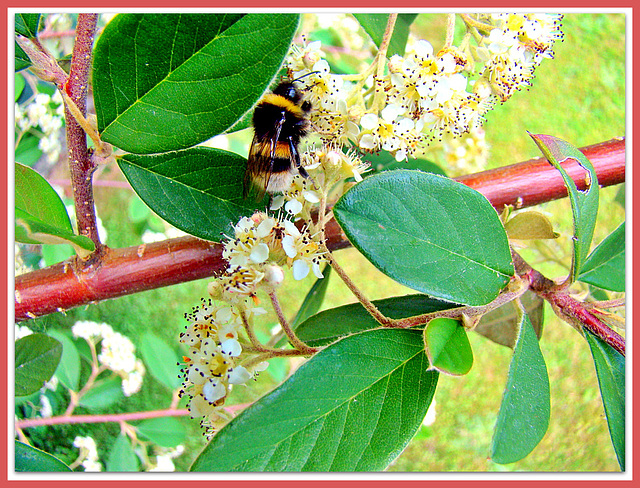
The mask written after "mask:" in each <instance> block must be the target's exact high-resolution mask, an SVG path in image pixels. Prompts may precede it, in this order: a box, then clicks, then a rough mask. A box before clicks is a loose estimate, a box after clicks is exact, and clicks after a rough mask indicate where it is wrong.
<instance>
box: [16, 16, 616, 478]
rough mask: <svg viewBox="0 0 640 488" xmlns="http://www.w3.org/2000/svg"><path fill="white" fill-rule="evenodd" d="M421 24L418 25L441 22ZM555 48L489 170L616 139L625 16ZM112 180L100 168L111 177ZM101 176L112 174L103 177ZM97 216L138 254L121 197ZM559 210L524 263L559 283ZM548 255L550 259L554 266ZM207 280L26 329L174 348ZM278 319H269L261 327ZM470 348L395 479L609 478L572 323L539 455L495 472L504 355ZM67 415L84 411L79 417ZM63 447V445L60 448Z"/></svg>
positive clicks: (55, 431)
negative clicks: (559, 146) (80, 329)
mask: <svg viewBox="0 0 640 488" xmlns="http://www.w3.org/2000/svg"><path fill="white" fill-rule="evenodd" d="M425 18H426V20H422V19H421V18H420V17H419V22H418V23H417V28H422V26H428V25H432V26H433V25H434V24H429V22H430V20H431V19H432V18H439V20H437V21H438V22H440V23H439V24H438V23H436V24H435V25H436V29H435V31H433V33H432V34H425V35H428V36H429V38H431V35H433V38H434V39H442V38H443V37H442V36H439V37H438V36H437V34H438V32H439V30H438V29H439V27H438V26H440V27H441V26H442V25H443V24H442V22H441V19H442V16H432V15H429V16H426V17H425ZM563 31H564V32H565V39H564V42H562V43H558V44H557V45H556V48H555V52H556V56H555V59H554V60H545V61H543V63H542V65H541V66H540V67H539V69H538V70H537V72H536V77H535V79H534V83H533V87H532V88H531V89H529V90H527V91H522V92H519V93H517V94H516V95H515V96H514V97H513V98H512V99H511V100H510V101H509V102H508V103H505V104H504V105H501V106H498V107H497V108H496V109H495V110H494V111H492V112H491V113H490V114H489V115H488V116H487V122H486V126H485V128H486V133H487V139H488V142H489V143H490V145H491V152H490V163H489V165H490V167H496V166H502V165H506V164H511V163H515V162H519V161H523V160H526V159H529V158H533V157H538V156H539V153H538V151H537V149H536V146H535V144H534V143H533V141H532V140H531V139H530V138H529V137H528V136H527V134H526V131H530V132H533V133H545V134H551V135H554V136H557V137H560V138H563V139H565V140H567V141H569V142H571V143H573V144H574V145H576V146H579V147H580V146H584V145H589V144H594V143H597V142H601V141H605V140H608V139H611V138H613V137H619V136H623V135H624V133H625V16H624V15H623V14H591V13H590V14H569V15H567V16H566V17H565V19H564V22H563ZM108 171H109V170H108ZM110 171H117V170H116V169H110ZM618 191H619V188H609V189H605V190H604V191H602V193H601V210H600V219H599V222H598V225H597V227H596V235H595V237H594V244H597V243H598V242H599V241H600V240H601V239H603V238H604V237H605V236H606V235H607V234H608V233H609V232H611V231H612V230H613V229H614V228H615V227H617V226H618V224H619V223H620V222H622V220H624V208H623V207H622V206H620V205H618V204H617V203H615V202H614V198H615V197H616V195H617V193H618ZM95 195H96V204H97V209H98V213H99V215H100V216H101V218H102V220H103V223H104V224H105V226H106V228H107V231H108V241H107V244H108V245H109V246H110V247H114V248H116V247H124V246H131V245H138V244H139V243H140V241H139V230H140V229H139V225H138V224H134V223H131V222H130V221H129V220H128V219H127V215H126V214H125V212H124V211H123V209H125V208H127V206H128V205H129V203H130V201H131V199H132V198H134V197H133V195H132V192H130V191H128V190H114V189H112V188H111V189H105V188H96V190H95ZM568 208H569V207H568V202H567V201H566V200H565V201H558V202H552V203H549V204H545V205H542V206H540V207H539V208H538V210H540V209H541V210H542V211H544V212H545V213H547V214H548V215H549V217H550V219H551V221H552V222H553V224H554V227H555V228H556V230H557V231H558V232H560V233H561V237H560V238H559V239H558V240H557V241H556V242H553V243H551V244H549V248H548V251H547V254H546V255H545V254H544V253H542V254H541V253H540V252H538V251H535V250H534V251H526V250H525V251H523V255H524V256H525V258H526V259H528V260H529V261H530V262H532V263H534V264H535V265H536V266H537V267H538V268H539V269H540V270H541V271H543V272H544V273H546V274H547V276H549V277H557V276H561V275H563V274H566V271H567V270H566V267H563V266H562V265H561V264H558V262H557V261H559V262H564V263H566V264H568V263H569V262H570V258H569V249H570V241H569V239H568V236H570V235H571V221H570V217H569V211H568ZM337 258H338V260H339V261H340V263H342V264H343V265H344V267H345V269H346V270H347V271H348V272H349V274H350V275H351V276H354V277H355V280H356V282H357V284H358V285H359V286H360V287H361V288H362V289H363V290H364V292H365V293H367V294H368V296H369V297H371V298H374V299H375V298H382V297H386V296H393V295H400V294H406V293H410V292H411V291H410V290H409V289H407V288H404V287H402V286H401V285H398V284H397V283H394V282H393V281H392V280H390V279H389V278H387V277H385V276H384V275H382V274H381V273H380V272H378V271H377V270H376V269H375V268H374V267H373V266H372V265H371V264H369V263H368V262H367V261H366V260H365V259H364V258H362V257H361V256H360V255H359V254H358V253H357V252H356V251H355V250H354V249H347V250H343V251H340V252H338V253H337ZM552 258H553V259H552ZM292 281H293V280H289V281H288V282H287V283H286V284H285V287H284V289H283V290H282V293H281V294H280V296H281V297H282V298H281V299H282V301H283V307H284V309H285V312H287V313H288V316H290V317H292V316H293V315H294V314H295V311H296V310H297V307H298V306H299V304H300V303H301V301H302V300H303V298H304V295H305V293H306V290H307V289H308V288H309V287H310V286H311V284H312V283H313V279H311V278H308V279H306V280H304V282H303V286H300V284H299V283H297V282H292ZM206 283H207V281H206V280H201V281H198V282H192V283H186V284H183V285H177V286H173V287H169V288H165V289H162V290H152V291H148V292H144V293H139V294H137V295H134V296H126V297H122V298H119V299H115V300H109V301H106V302H102V303H97V304H94V305H90V306H87V307H81V308H78V309H75V310H72V311H69V312H68V313H67V314H66V315H62V314H52V315H50V316H48V317H44V318H41V319H37V320H33V321H29V322H27V323H26V325H29V326H30V327H31V328H32V329H34V330H46V329H48V328H50V327H52V328H67V327H70V326H71V325H72V324H73V323H74V322H75V321H76V320H80V319H85V320H95V321H98V322H107V323H109V324H110V325H111V326H113V327H114V329H115V330H117V331H120V332H122V333H123V334H126V335H128V336H129V337H130V338H131V339H132V340H133V341H134V343H136V342H139V339H140V337H142V336H143V334H144V333H145V332H147V331H153V332H154V333H155V334H157V335H158V336H160V337H162V338H163V339H164V340H165V341H166V342H167V343H169V344H174V345H175V347H176V350H177V349H178V346H177V337H178V334H179V332H180V331H181V330H182V328H183V326H184V324H185V322H184V319H183V314H184V312H185V311H188V310H190V309H191V307H192V306H193V305H195V304H197V303H198V301H199V298H200V297H201V296H204V295H205V294H206ZM353 301H354V299H353V298H352V296H351V295H350V293H349V291H348V290H347V289H346V287H345V286H344V285H342V284H341V283H339V281H338V280H337V279H336V277H335V276H332V277H331V284H330V287H329V291H328V293H327V296H326V300H325V302H324V305H323V308H331V307H335V306H338V305H341V304H344V303H351V302H353ZM275 323H276V319H275V317H274V316H273V315H269V316H268V317H267V318H266V319H265V321H264V324H263V327H264V329H265V330H267V329H268V327H270V326H272V325H274V324H275ZM470 340H471V344H472V346H473V350H474V356H475V363H474V366H473V369H472V370H471V372H470V373H469V374H467V375H466V376H464V377H460V378H458V377H447V376H441V378H440V380H439V384H438V389H437V392H436V397H435V398H436V402H437V407H436V420H435V423H433V424H432V425H431V426H428V427H426V426H424V427H422V428H421V429H420V431H419V432H418V434H417V436H416V437H415V438H414V439H413V440H412V442H411V443H410V444H409V446H408V447H407V449H406V450H405V451H404V453H403V454H401V455H400V457H399V458H398V459H397V460H396V461H395V462H394V463H393V464H392V466H391V467H390V468H389V469H390V470H392V471H432V472H433V471H458V472H469V471H616V470H618V469H619V468H618V465H617V462H616V458H615V454H614V452H613V448H612V447H611V442H610V439H609V434H608V431H607V426H606V421H605V418H604V412H603V408H602V403H601V400H600V396H599V391H598V386H597V380H596V376H595V370H594V366H593V362H592V360H591V356H590V353H589V348H588V346H587V343H586V342H585V341H584V340H583V339H582V338H581V337H580V336H579V334H578V333H577V332H576V331H575V330H573V329H572V328H571V327H570V326H569V325H567V324H565V323H563V322H560V321H559V320H557V319H556V318H555V317H554V316H553V314H552V313H551V312H550V311H549V310H548V308H547V309H546V320H545V329H544V333H543V336H542V340H541V349H542V352H543V354H544V357H545V360H546V363H547V368H548V371H549V375H550V383H551V408H552V410H551V421H550V425H549V429H548V432H547V434H546V435H545V437H544V438H543V440H542V442H541V443H540V444H539V445H538V447H537V448H536V449H535V450H534V451H533V452H532V453H531V454H530V455H529V456H528V457H527V458H525V459H523V460H521V461H519V462H516V463H513V464H510V465H506V466H500V465H497V464H495V463H493V462H491V461H490V460H489V459H488V456H489V452H490V445H491V436H492V430H493V426H494V423H495V421H496V417H497V412H498V409H499V406H500V401H501V397H502V391H503V388H504V385H505V382H506V377H507V371H508V367H509V361H510V357H511V355H510V352H511V351H510V350H509V349H508V348H505V347H503V346H499V345H496V344H494V343H491V342H489V341H488V340H486V339H484V338H483V337H480V336H478V335H476V334H471V335H470ZM289 368H290V365H289V364H288V363H286V362H285V361H284V360H278V361H273V362H272V366H271V367H270V368H269V370H268V371H267V372H265V373H263V374H262V375H261V376H260V378H259V379H258V381H257V382H254V383H253V384H252V385H251V388H237V389H236V390H235V391H234V398H232V399H230V400H231V401H237V402H248V401H253V400H255V399H257V398H258V397H259V396H260V395H262V394H264V393H266V392H267V391H269V390H270V389H271V388H272V387H273V385H274V384H276V383H277V382H279V381H281V380H282V379H283V378H284V377H285V375H286V373H287V371H288V370H289ZM169 403H170V392H169V391H168V390H167V389H166V388H165V387H164V386H163V385H161V384H160V383H159V382H157V381H156V380H155V379H153V378H152V377H151V375H150V374H149V373H147V376H146V377H145V382H144V385H143V388H142V390H141V392H140V393H138V394H136V395H134V396H133V397H131V398H129V399H127V400H126V402H123V403H122V404H120V405H117V406H115V407H113V408H112V409H110V411H138V410H150V409H157V408H166V407H168V406H169ZM76 413H83V412H82V410H81V409H79V410H78V411H77V412H76ZM182 422H183V423H184V424H185V425H186V426H187V428H188V431H189V435H188V437H187V441H186V449H185V454H183V455H182V456H180V457H179V458H177V459H176V461H175V463H176V466H177V469H178V470H186V469H187V468H188V466H189V464H190V462H191V460H192V459H193V458H194V457H195V456H196V455H197V453H198V452H199V450H200V449H201V447H202V446H203V445H204V439H203V438H202V435H201V431H200V428H199V427H198V422H197V421H195V420H189V419H182ZM118 433H119V427H118V425H117V424H101V425H80V426H61V427H55V428H49V429H48V430H46V431H40V435H38V436H36V437H37V438H38V439H40V441H39V442H41V443H42V444H41V447H43V448H44V449H45V450H47V451H49V452H53V453H54V454H56V455H58V456H60V457H61V458H62V459H64V460H65V461H67V462H70V461H71V460H72V459H74V458H75V455H76V453H77V450H75V449H74V448H72V447H71V443H72V441H73V437H74V436H75V435H77V434H81V435H92V436H94V438H95V439H96V441H97V443H98V448H99V453H100V454H101V458H102V460H103V461H104V460H105V459H107V457H108V453H109V450H110V448H111V447H112V445H113V443H114V442H115V438H116V437H117V435H118ZM61 439H62V440H61Z"/></svg>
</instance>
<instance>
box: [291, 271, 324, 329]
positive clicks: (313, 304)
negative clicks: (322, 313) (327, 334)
mask: <svg viewBox="0 0 640 488" xmlns="http://www.w3.org/2000/svg"><path fill="white" fill-rule="evenodd" d="M330 275H331V266H330V265H329V264H327V265H326V266H325V267H324V269H323V270H322V276H324V278H318V279H317V280H316V281H315V283H314V284H313V286H312V287H311V289H310V290H309V292H308V293H307V295H306V296H305V297H304V301H303V302H302V305H300V308H299V309H298V312H297V313H296V316H295V317H294V319H293V321H292V322H291V326H292V327H293V330H296V329H297V327H298V326H299V325H300V324H301V323H303V322H304V321H305V320H307V319H308V318H309V317H311V316H312V315H315V314H316V313H317V312H318V310H320V307H321V306H322V302H323V301H324V296H325V294H326V293H327V288H328V286H329V276H330Z"/></svg>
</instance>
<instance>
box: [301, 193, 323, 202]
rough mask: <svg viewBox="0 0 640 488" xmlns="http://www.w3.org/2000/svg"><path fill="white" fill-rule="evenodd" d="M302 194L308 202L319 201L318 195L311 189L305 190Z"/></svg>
mask: <svg viewBox="0 0 640 488" xmlns="http://www.w3.org/2000/svg"><path fill="white" fill-rule="evenodd" d="M302 196H303V197H304V199H305V200H306V201H307V202H309V203H318V202H320V197H319V196H318V194H317V193H316V192H315V191H313V190H305V191H303V192H302Z"/></svg>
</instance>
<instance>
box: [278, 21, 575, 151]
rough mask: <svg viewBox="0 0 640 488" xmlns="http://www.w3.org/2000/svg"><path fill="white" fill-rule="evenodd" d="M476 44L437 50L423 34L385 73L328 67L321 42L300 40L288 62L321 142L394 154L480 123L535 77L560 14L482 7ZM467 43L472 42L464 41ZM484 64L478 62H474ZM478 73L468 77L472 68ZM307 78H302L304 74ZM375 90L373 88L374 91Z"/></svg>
mask: <svg viewBox="0 0 640 488" xmlns="http://www.w3.org/2000/svg"><path fill="white" fill-rule="evenodd" d="M477 17H478V20H477V21H475V20H474V21H475V22H477V23H478V24H479V25H480V26H482V29H480V30H478V31H477V34H478V35H477V38H478V42H479V44H478V46H476V47H474V48H473V49H471V48H469V46H468V45H464V46H461V47H455V46H447V47H446V48H444V49H442V50H441V51H439V52H435V51H434V49H433V47H432V45H431V44H430V43H429V42H427V41H425V40H418V41H415V42H412V43H410V48H409V49H408V52H407V53H406V55H404V56H400V55H397V54H396V55H393V56H391V58H390V59H389V61H388V64H387V68H388V70H387V71H388V72H387V74H386V75H385V76H384V77H383V79H377V78H376V77H375V76H371V71H369V72H368V73H367V75H368V76H367V77H365V78H362V79H360V80H359V82H357V83H356V82H354V81H356V80H357V79H358V78H357V76H354V75H351V76H340V75H335V74H332V73H331V72H330V68H329V64H328V62H327V61H326V60H325V59H324V53H323V52H322V50H321V48H320V42H319V41H315V42H311V43H309V44H307V45H305V46H303V47H295V48H294V49H293V51H292V53H291V56H290V58H289V61H288V68H289V70H290V74H291V76H292V78H294V79H298V78H300V79H299V83H301V84H302V85H303V87H304V90H305V92H306V94H307V98H308V99H309V101H310V102H311V103H312V105H313V107H314V110H313V111H312V113H311V123H312V125H313V127H314V132H315V133H317V135H318V136H319V137H320V138H321V140H322V141H323V142H324V143H328V144H331V145H333V146H334V147H339V146H343V145H346V144H347V143H348V142H350V143H352V144H354V145H356V146H357V147H358V148H359V149H361V150H363V151H366V152H377V151H380V150H384V151H388V152H389V153H391V154H392V155H394V156H395V158H396V160H397V161H402V160H404V159H406V158H407V157H409V156H415V155H416V154H417V153H419V152H421V151H423V150H424V149H425V147H426V146H427V145H428V143H429V141H432V140H436V139H437V140H442V138H443V137H445V136H447V135H448V134H450V135H452V136H453V137H460V136H461V135H463V134H466V133H469V132H472V131H474V130H478V129H479V128H481V126H482V124H483V122H484V117H485V114H486V113H487V112H488V111H489V110H491V109H492V108H493V107H494V106H495V104H496V103H497V102H500V101H505V100H506V99H507V98H509V97H510V96H511V95H512V94H513V93H514V92H515V91H516V90H518V89H520V88H522V87H524V86H528V85H530V84H531V79H532V77H533V72H534V70H535V68H536V67H537V66H538V65H539V64H540V62H541V60H542V59H543V58H549V57H552V56H553V51H552V45H553V43H554V42H555V41H556V40H558V39H561V38H562V33H561V31H560V21H561V19H562V16H561V15H554V14H481V15H478V16H477ZM465 42H467V41H465ZM477 62H481V63H483V66H482V68H481V69H480V70H477V69H476V66H475V63H477ZM474 71H477V72H478V73H480V76H479V78H478V79H475V80H473V79H471V77H472V75H471V73H472V72H474ZM301 77H302V78H301ZM369 93H370V95H369Z"/></svg>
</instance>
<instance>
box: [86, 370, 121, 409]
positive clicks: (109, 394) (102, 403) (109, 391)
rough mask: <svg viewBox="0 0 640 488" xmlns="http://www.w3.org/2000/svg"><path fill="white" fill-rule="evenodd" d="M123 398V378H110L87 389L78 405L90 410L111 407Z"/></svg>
mask: <svg viewBox="0 0 640 488" xmlns="http://www.w3.org/2000/svg"><path fill="white" fill-rule="evenodd" d="M123 398H124V393H122V380H121V379H120V377H117V378H109V379H107V380H104V381H101V382H99V383H97V384H96V385H95V386H93V387H92V388H91V389H90V390H89V391H87V393H85V394H84V395H83V396H82V397H81V398H80V400H79V401H78V405H80V406H82V407H85V408H88V409H89V410H100V409H103V408H107V407H110V406H111V405H113V404H114V403H117V402H119V401H120V400H122V399H123Z"/></svg>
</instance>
